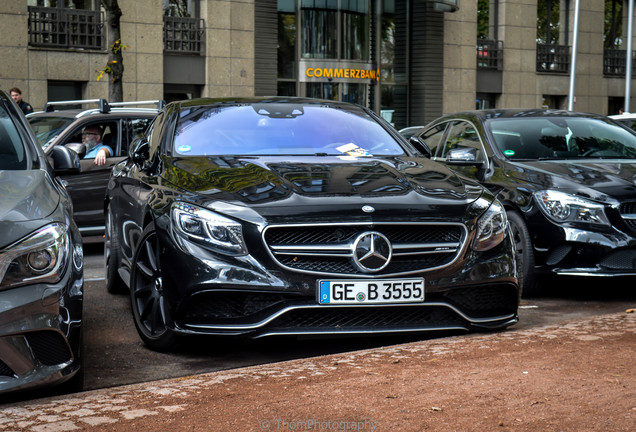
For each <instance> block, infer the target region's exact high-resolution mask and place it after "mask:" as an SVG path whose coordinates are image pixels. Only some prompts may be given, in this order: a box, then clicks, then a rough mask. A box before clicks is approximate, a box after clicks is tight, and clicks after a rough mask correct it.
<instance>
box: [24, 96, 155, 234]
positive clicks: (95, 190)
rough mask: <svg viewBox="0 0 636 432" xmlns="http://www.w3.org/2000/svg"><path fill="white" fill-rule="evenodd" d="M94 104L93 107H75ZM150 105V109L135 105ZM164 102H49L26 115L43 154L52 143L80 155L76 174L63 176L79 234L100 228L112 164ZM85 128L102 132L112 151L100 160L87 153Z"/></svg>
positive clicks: (102, 228)
mask: <svg viewBox="0 0 636 432" xmlns="http://www.w3.org/2000/svg"><path fill="white" fill-rule="evenodd" d="M84 105H93V106H94V107H93V108H90V109H86V107H85V108H84V109H82V108H79V107H81V106H84ZM142 105H149V106H151V107H149V108H141V107H139V106H142ZM163 105H164V101H160V100H153V101H135V102H114V103H108V102H107V101H106V100H105V99H88V100H70V101H59V102H49V103H47V104H46V106H45V108H44V111H40V112H35V113H32V114H29V115H28V116H27V119H28V121H29V123H30V124H31V127H32V128H33V131H34V132H35V135H36V137H37V139H38V141H39V142H40V145H41V146H42V149H43V150H44V152H45V154H46V155H47V156H49V157H50V155H51V154H52V150H53V148H54V147H56V146H60V145H62V146H68V147H69V148H71V149H73V150H75V151H76V152H77V153H78V154H79V155H80V157H82V158H83V159H82V160H81V173H80V174H79V175H73V176H64V177H62V178H63V179H64V180H65V181H66V182H67V188H68V191H69V193H70V194H71V198H72V201H73V207H74V215H75V216H74V217H75V221H76V222H77V225H78V226H79V228H80V232H81V233H82V235H83V236H95V235H100V236H101V235H102V234H103V233H104V193H105V190H106V182H107V181H108V177H109V175H110V171H111V168H112V167H113V165H115V164H117V163H119V162H121V161H122V160H123V159H125V158H126V157H127V156H128V146H129V144H130V142H131V141H132V140H133V138H134V137H135V136H136V135H138V134H141V133H143V132H144V131H145V130H146V128H147V127H148V125H149V124H150V122H151V121H152V120H153V119H154V118H155V116H156V115H157V113H158V112H159V109H161V108H162V107H163ZM87 127H92V128H95V127H97V128H99V130H101V131H102V138H101V141H102V143H103V144H105V145H107V146H109V147H110V148H111V149H112V151H113V153H112V154H110V155H109V157H107V158H106V162H105V163H104V164H103V165H97V164H96V163H95V161H96V159H95V158H94V157H91V156H90V154H88V155H87V154H86V150H87V149H86V148H85V146H84V145H83V144H82V133H83V132H84V130H85V129H86V128H87Z"/></svg>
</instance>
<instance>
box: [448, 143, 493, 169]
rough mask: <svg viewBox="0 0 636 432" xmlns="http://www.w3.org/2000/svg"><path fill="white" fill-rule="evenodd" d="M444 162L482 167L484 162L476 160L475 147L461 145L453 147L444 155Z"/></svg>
mask: <svg viewBox="0 0 636 432" xmlns="http://www.w3.org/2000/svg"><path fill="white" fill-rule="evenodd" d="M446 163H447V164H449V165H464V166H466V165H467V166H476V167H483V166H484V164H485V162H484V161H480V160H477V149H475V148H471V147H463V148H457V149H453V150H451V151H449V152H448V155H447V156H446Z"/></svg>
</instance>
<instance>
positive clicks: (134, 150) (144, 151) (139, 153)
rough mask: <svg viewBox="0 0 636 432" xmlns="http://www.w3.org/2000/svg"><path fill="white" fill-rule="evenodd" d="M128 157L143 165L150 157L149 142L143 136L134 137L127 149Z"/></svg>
mask: <svg viewBox="0 0 636 432" xmlns="http://www.w3.org/2000/svg"><path fill="white" fill-rule="evenodd" d="M128 157H129V158H130V159H131V160H132V161H133V162H134V163H135V164H136V165H140V166H143V164H144V162H145V161H147V160H148V158H149V157H150V144H149V143H148V140H147V139H146V138H145V137H141V138H136V139H135V140H134V141H133V142H132V144H130V149H129V150H128Z"/></svg>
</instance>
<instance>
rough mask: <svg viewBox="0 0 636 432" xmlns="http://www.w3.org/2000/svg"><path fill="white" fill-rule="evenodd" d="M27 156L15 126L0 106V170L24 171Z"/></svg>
mask: <svg viewBox="0 0 636 432" xmlns="http://www.w3.org/2000/svg"><path fill="white" fill-rule="evenodd" d="M26 168H27V154H26V150H25V148H24V143H23V142H22V139H21V138H20V134H19V133H18V130H17V128H16V125H15V124H14V123H13V121H12V120H11V117H9V114H8V113H7V111H5V109H4V108H3V107H2V105H0V170H24V169H26Z"/></svg>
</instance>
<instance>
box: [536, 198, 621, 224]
mask: <svg viewBox="0 0 636 432" xmlns="http://www.w3.org/2000/svg"><path fill="white" fill-rule="evenodd" d="M534 197H535V199H536V200H537V202H538V203H539V208H540V209H541V210H542V211H543V213H545V215H546V216H548V217H549V218H550V219H552V220H553V221H554V222H557V223H564V222H578V223H586V224H595V225H611V224H610V222H609V220H608V219H607V216H606V215H605V207H604V206H603V205H602V204H597V203H595V202H592V201H588V200H586V199H584V198H579V197H577V196H575V195H570V194H567V193H563V192H558V191H554V190H545V191H539V192H535V193H534Z"/></svg>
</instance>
